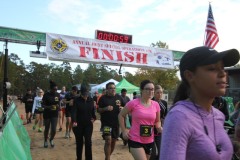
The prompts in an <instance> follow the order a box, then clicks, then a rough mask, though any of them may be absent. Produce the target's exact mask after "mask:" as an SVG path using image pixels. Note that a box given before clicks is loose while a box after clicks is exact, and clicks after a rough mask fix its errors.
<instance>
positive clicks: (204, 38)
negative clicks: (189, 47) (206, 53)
mask: <svg viewBox="0 0 240 160" xmlns="http://www.w3.org/2000/svg"><path fill="white" fill-rule="evenodd" d="M210 4H211V2H210V1H209V3H208V10H209V7H210ZM207 19H208V14H207ZM207 21H208V20H207ZM207 21H206V24H207ZM205 40H206V27H205V29H204V37H203V46H204V45H205Z"/></svg>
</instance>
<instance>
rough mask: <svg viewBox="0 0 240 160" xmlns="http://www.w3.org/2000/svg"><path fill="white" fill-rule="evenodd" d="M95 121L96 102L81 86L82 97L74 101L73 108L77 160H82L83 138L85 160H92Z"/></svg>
mask: <svg viewBox="0 0 240 160" xmlns="http://www.w3.org/2000/svg"><path fill="white" fill-rule="evenodd" d="M95 120H96V115H95V108H94V101H93V99H92V98H91V97H89V91H88V89H87V88H86V87H85V86H81V95H80V97H77V98H75V99H74V101H73V108H72V123H73V132H74V135H75V138H76V142H77V147H76V154H77V160H82V150H83V138H84V139H85V160H92V133H93V122H94V121H95Z"/></svg>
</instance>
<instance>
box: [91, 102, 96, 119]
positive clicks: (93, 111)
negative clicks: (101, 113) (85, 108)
mask: <svg viewBox="0 0 240 160" xmlns="http://www.w3.org/2000/svg"><path fill="white" fill-rule="evenodd" d="M92 106H93V107H92V118H93V119H94V120H96V114H95V107H94V102H93V103H92Z"/></svg>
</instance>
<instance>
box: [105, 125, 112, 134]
mask: <svg viewBox="0 0 240 160" xmlns="http://www.w3.org/2000/svg"><path fill="white" fill-rule="evenodd" d="M111 132H112V128H111V127H108V126H104V127H103V133H104V134H107V135H111Z"/></svg>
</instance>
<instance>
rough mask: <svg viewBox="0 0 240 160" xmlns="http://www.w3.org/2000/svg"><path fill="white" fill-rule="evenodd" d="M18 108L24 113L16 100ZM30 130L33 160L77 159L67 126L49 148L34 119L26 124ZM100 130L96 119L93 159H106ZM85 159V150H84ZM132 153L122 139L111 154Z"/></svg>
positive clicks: (126, 159)
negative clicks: (44, 145) (68, 135)
mask: <svg viewBox="0 0 240 160" xmlns="http://www.w3.org/2000/svg"><path fill="white" fill-rule="evenodd" d="M15 104H16V105H17V110H18V113H19V115H20V116H21V115H24V117H25V113H24V112H25V110H24V104H21V103H20V102H19V101H16V102H15ZM24 126H25V127H26V129H27V131H28V134H29V136H30V138H31V146H30V148H31V154H32V159H33V160H75V159H76V144H75V138H74V135H73V133H71V136H72V138H69V139H65V138H64V136H65V128H63V131H61V132H58V131H57V134H56V136H55V139H54V143H55V147H54V148H51V147H50V146H49V147H48V148H44V147H43V132H42V133H39V132H38V131H37V129H36V130H35V131H34V130H33V129H32V127H33V121H32V124H27V125H24ZM57 128H59V127H57ZM99 130H100V121H99V120H96V121H95V122H94V129H93V136H92V150H93V160H104V157H105V156H104V150H103V147H104V141H103V140H102V136H101V132H100V131H99ZM83 159H85V158H84V151H83ZM132 159H133V158H132V155H131V154H130V153H129V151H128V147H127V146H124V145H123V142H122V140H121V139H119V140H118V141H117V143H116V147H115V150H114V152H113V154H112V155H111V160H132Z"/></svg>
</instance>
